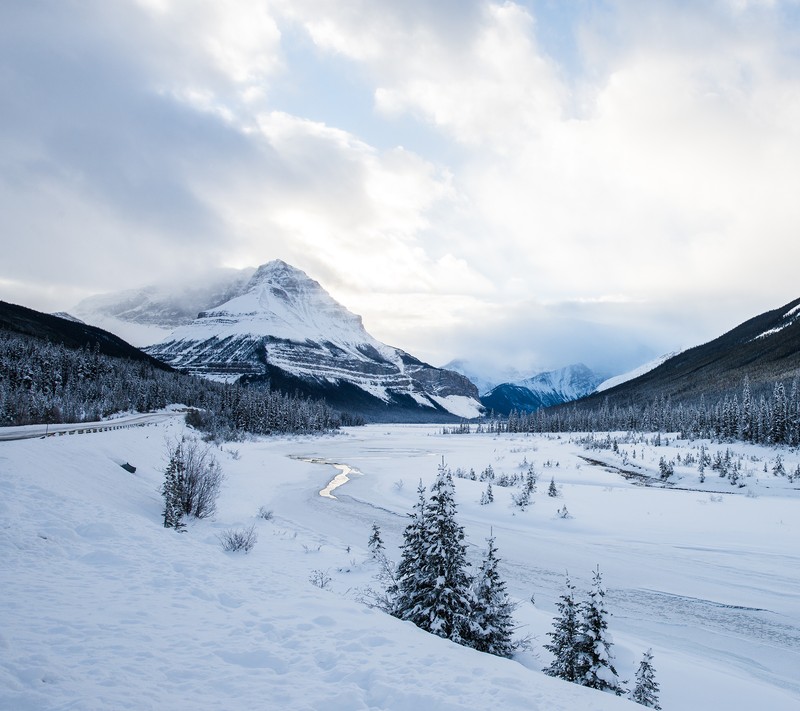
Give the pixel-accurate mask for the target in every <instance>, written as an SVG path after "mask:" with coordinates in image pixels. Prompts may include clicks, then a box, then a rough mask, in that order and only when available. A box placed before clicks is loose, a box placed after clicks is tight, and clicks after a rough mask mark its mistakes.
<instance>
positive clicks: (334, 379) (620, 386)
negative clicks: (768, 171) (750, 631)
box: [16, 261, 800, 420]
mask: <svg viewBox="0 0 800 711" xmlns="http://www.w3.org/2000/svg"><path fill="white" fill-rule="evenodd" d="M16 308H21V307H16ZM195 308H196V309H197V313H195V312H194V311H195ZM74 311H75V313H76V314H77V315H78V316H80V317H81V318H82V319H83V320H85V321H86V322H88V323H98V322H99V323H101V324H103V325H106V326H107V327H109V328H110V330H112V331H113V332H114V333H118V334H119V333H123V334H124V333H126V332H130V331H129V330H128V331H126V329H134V330H135V329H139V330H138V331H137V333H138V334H139V336H140V338H138V339H132V340H133V342H134V343H137V345H140V344H142V340H141V337H142V336H144V335H147V334H150V335H152V334H156V335H157V338H156V340H157V341H158V342H157V343H156V344H155V345H151V346H149V347H147V348H146V349H145V350H146V352H147V353H148V354H150V355H151V356H152V357H154V358H157V359H158V360H160V361H164V362H166V363H168V364H170V365H172V366H174V367H176V368H180V369H182V370H186V371H188V372H191V373H195V374H199V375H203V376H205V377H209V378H213V379H216V380H228V381H230V380H234V379H237V378H242V379H243V380H245V381H250V382H255V383H259V382H261V383H267V382H268V383H269V384H270V385H271V386H272V387H273V388H276V389H281V390H284V391H289V392H294V391H298V392H300V393H303V394H305V395H311V396H313V397H324V398H325V399H327V400H328V401H329V402H330V403H331V404H332V405H333V406H335V407H339V408H342V409H345V408H346V409H350V410H353V411H358V412H363V413H366V414H367V415H368V416H369V417H371V418H372V419H378V420H380V419H386V420H391V419H418V420H425V419H436V418H437V417H439V416H441V417H442V418H447V417H450V418H452V417H464V418H472V417H476V416H478V415H479V414H480V412H481V409H482V406H483V408H485V409H486V410H487V411H489V410H494V411H495V412H496V413H498V414H507V413H508V412H510V411H511V410H517V411H528V412H531V411H535V410H537V409H539V408H542V407H551V406H554V405H556V406H557V405H561V404H564V403H567V402H572V401H575V400H580V401H581V403H585V404H587V405H589V406H592V405H593V404H594V403H599V402H609V403H613V404H616V405H619V406H625V405H628V404H638V405H642V404H645V403H647V402H649V401H652V399H653V398H654V397H669V398H672V399H673V400H674V401H676V402H679V401H683V402H692V401H694V400H697V399H699V398H700V396H701V395H705V396H706V397H718V396H721V395H723V394H728V393H729V394H731V395H732V394H733V393H734V392H737V391H739V390H740V389H741V384H742V381H743V379H744V377H745V375H747V376H748V378H749V380H750V385H751V390H752V391H753V393H757V392H758V391H759V389H760V390H762V391H764V392H766V391H768V390H770V389H771V388H772V386H773V385H774V383H775V382H776V381H778V380H782V381H791V380H792V379H793V378H794V377H795V376H796V375H797V374H798V373H800V299H797V300H795V301H793V302H790V303H789V304H786V305H785V306H783V307H781V308H779V309H775V310H773V311H769V312H767V313H764V314H761V315H759V316H756V317H754V318H752V319H750V320H748V321H746V322H745V323H743V324H741V325H740V326H738V327H736V328H735V329H733V330H731V331H729V332H728V333H726V334H724V335H722V336H720V337H719V338H717V339H714V340H713V341H710V342H709V343H706V344H703V345H700V346H697V347H695V348H691V349H688V350H686V351H683V352H680V353H676V354H671V355H669V356H664V357H662V358H660V359H656V360H655V361H651V362H650V363H647V364H644V365H642V366H640V367H639V368H637V369H635V370H633V371H630V372H629V373H625V374H622V375H618V376H614V377H613V378H609V379H606V380H604V379H603V378H602V377H600V376H599V375H598V374H596V373H594V372H592V371H591V370H590V369H589V368H587V367H586V366H584V365H581V364H575V365H570V366H566V367H565V368H561V369H558V370H552V371H548V372H545V373H538V374H536V375H534V376H531V377H529V378H520V377H517V376H518V374H517V373H514V372H511V371H508V372H506V373H503V375H506V376H509V375H510V376H511V378H512V379H509V380H508V381H507V382H501V383H499V384H498V383H497V382H495V379H496V374H495V376H487V375H486V374H481V370H480V369H479V368H476V367H474V366H472V365H470V361H469V360H461V361H452V362H451V363H449V364H448V366H447V367H445V368H434V367H433V366H431V365H428V364H427V363H423V362H421V361H420V360H418V359H416V358H414V357H413V356H411V355H409V354H408V353H405V352H403V351H401V350H399V349H397V348H393V347H390V346H387V345H385V344H383V343H380V342H379V341H377V340H376V339H374V338H373V337H372V336H370V335H369V334H368V333H367V332H366V330H365V329H364V327H363V324H362V323H361V319H360V318H359V317H358V316H355V315H354V314H352V313H350V312H349V311H347V309H345V308H344V307H343V306H341V305H340V304H338V303H337V302H336V301H334V300H333V299H332V298H331V297H330V295H329V294H328V293H327V292H326V291H325V290H324V289H323V288H322V287H321V286H320V285H319V284H318V283H317V282H315V281H314V280H313V279H310V278H309V277H308V276H307V275H306V274H304V273H303V272H302V271H300V270H299V269H296V268H294V267H292V266H290V265H288V264H286V263H284V262H281V261H275V262H270V263H268V264H265V265H263V266H261V267H259V268H258V269H257V270H252V269H250V270H241V271H237V270H219V271H218V272H216V273H215V275H214V276H212V278H210V279H209V280H207V281H206V282H204V283H202V284H195V285H194V286H192V288H191V289H189V290H188V291H186V290H183V289H175V288H167V287H148V288H144V289H139V290H131V291H126V292H120V293H118V294H111V295H104V296H97V297H92V298H90V299H86V300H84V301H83V302H81V304H79V305H78V307H77V308H76V309H75V310H74ZM59 316H61V317H63V318H72V317H70V316H69V314H59ZM49 318H51V319H55V318H57V317H56V316H50V317H49ZM63 318H62V319H59V320H63ZM23 321H24V319H23ZM67 323H69V322H67ZM72 324H73V326H74V327H78V326H80V325H82V324H80V323H75V322H72ZM112 326H113V328H111V327H112ZM89 328H91V327H89ZM81 337H83V336H81ZM100 340H101V341H102V340H103V339H102V338H100ZM126 345H127V344H126ZM457 371H458V372H457ZM470 378H471V379H472V381H470ZM479 394H480V396H479ZM400 413H403V414H400Z"/></svg>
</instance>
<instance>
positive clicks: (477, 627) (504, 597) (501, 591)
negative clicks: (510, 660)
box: [470, 536, 514, 657]
mask: <svg viewBox="0 0 800 711" xmlns="http://www.w3.org/2000/svg"><path fill="white" fill-rule="evenodd" d="M487 543H488V547H487V549H486V555H485V556H484V558H483V562H482V563H481V567H480V570H479V571H478V574H477V575H476V576H475V581H474V583H473V586H472V593H473V608H472V631H471V637H472V642H471V645H470V646H472V647H474V648H475V649H477V650H478V651H479V652H488V653H489V654H495V655H497V656H498V657H510V656H511V655H512V654H513V653H514V643H513V642H512V640H511V635H512V633H513V631H514V621H513V619H512V617H511V613H512V612H513V610H514V604H513V603H512V602H511V600H510V599H509V597H508V594H507V593H506V584H505V582H504V581H503V580H502V578H501V577H500V574H499V573H498V571H497V566H498V564H499V562H500V560H499V559H498V558H497V548H495V546H494V537H493V536H492V537H490V538H488V539H487Z"/></svg>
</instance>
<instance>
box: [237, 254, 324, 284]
mask: <svg viewBox="0 0 800 711" xmlns="http://www.w3.org/2000/svg"><path fill="white" fill-rule="evenodd" d="M287 280H289V281H301V280H305V281H312V282H314V280H313V279H311V277H309V276H308V274H306V273H305V272H304V271H303V270H302V269H298V268H297V267H293V266H292V265H291V264H288V263H286V262H284V261H283V260H282V259H273V260H272V261H271V262H267V263H266V264H262V265H261V266H260V267H258V269H256V271H255V273H254V274H253V276H252V277H251V278H250V284H258V283H261V282H264V281H270V282H283V281H287ZM314 283H315V284H316V283H317V282H314Z"/></svg>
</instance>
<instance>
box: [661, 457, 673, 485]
mask: <svg viewBox="0 0 800 711" xmlns="http://www.w3.org/2000/svg"><path fill="white" fill-rule="evenodd" d="M658 471H659V475H660V476H661V479H662V480H663V481H666V480H667V479H669V478H670V477H671V476H672V475H673V474H674V473H675V465H674V464H673V463H672V462H671V461H670V462H668V461H667V460H666V459H665V458H664V457H661V459H659V460H658Z"/></svg>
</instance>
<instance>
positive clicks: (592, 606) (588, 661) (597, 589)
mask: <svg viewBox="0 0 800 711" xmlns="http://www.w3.org/2000/svg"><path fill="white" fill-rule="evenodd" d="M605 596H606V591H605V588H604V587H603V579H602V577H601V575H600V567H599V566H598V568H597V569H596V570H595V572H594V575H593V576H592V588H591V590H590V591H589V599H588V600H585V601H584V602H583V603H582V604H581V606H580V612H581V614H580V617H581V619H580V623H579V634H578V655H577V657H578V658H577V681H578V683H579V684H581V685H582V686H588V687H590V688H592V689H599V690H600V691H611V692H613V693H614V694H616V695H617V696H619V695H620V694H622V693H623V691H624V689H623V688H622V687H621V686H620V682H619V677H618V676H617V670H616V669H614V664H613V660H614V655H613V654H612V653H611V645H612V639H611V635H610V634H609V633H608V615H609V613H608V611H607V610H606V606H605Z"/></svg>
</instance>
